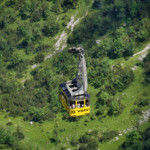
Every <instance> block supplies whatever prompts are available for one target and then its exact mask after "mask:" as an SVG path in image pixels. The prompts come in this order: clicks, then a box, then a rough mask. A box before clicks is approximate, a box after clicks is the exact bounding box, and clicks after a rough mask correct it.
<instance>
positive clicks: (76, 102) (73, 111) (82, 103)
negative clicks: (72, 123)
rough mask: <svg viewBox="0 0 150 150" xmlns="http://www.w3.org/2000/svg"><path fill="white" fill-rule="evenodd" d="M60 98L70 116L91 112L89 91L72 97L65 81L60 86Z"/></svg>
mask: <svg viewBox="0 0 150 150" xmlns="http://www.w3.org/2000/svg"><path fill="white" fill-rule="evenodd" d="M59 100H60V102H61V104H62V106H63V107H64V108H65V110H66V111H67V112H68V113H69V115H70V117H76V116H82V115H87V114H89V113H90V96H89V94H88V93H85V94H84V95H78V96H74V97H71V94H70V92H69V91H68V89H67V88H66V86H65V83H62V84H60V86H59Z"/></svg>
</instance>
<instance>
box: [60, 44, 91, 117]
mask: <svg viewBox="0 0 150 150" xmlns="http://www.w3.org/2000/svg"><path fill="white" fill-rule="evenodd" d="M69 52H73V53H78V54H79V66H78V74H77V77H76V78H75V79H73V80H71V81H67V82H65V83H61V84H60V85H59V100H60V102H61V104H62V106H63V107H64V109H65V110H66V111H67V112H68V113H69V115H70V117H76V116H82V115H87V114H89V113H90V95H89V94H88V93H87V92H86V90H87V86H88V84H87V71H86V62H85V57H84V50H83V48H81V47H79V48H75V47H73V48H71V49H69Z"/></svg>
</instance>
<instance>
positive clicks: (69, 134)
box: [0, 4, 150, 150]
mask: <svg viewBox="0 0 150 150" xmlns="http://www.w3.org/2000/svg"><path fill="white" fill-rule="evenodd" d="M81 5H82V6H83V9H79V10H78V9H77V10H70V11H69V12H68V15H69V16H70V17H71V16H72V15H73V14H76V11H78V14H77V17H80V16H83V14H85V12H86V11H87V7H84V4H81ZM62 15H64V14H62ZM60 17H63V16H60ZM60 34H61V32H60V33H58V35H57V36H59V35H60ZM43 40H45V42H46V43H47V41H48V40H50V41H49V42H51V44H52V45H53V44H54V43H55V41H54V40H53V39H43ZM139 50H142V46H141V47H140V48H139ZM137 51H138V50H137ZM21 53H22V52H21ZM25 57H26V58H28V59H31V58H32V57H33V56H29V55H27V56H25ZM137 58H138V56H136V57H132V58H129V59H128V60H124V59H123V58H121V59H118V60H110V64H111V65H114V64H116V63H120V62H121V63H123V65H124V66H128V67H133V66H134V65H135V64H136V63H137V62H138V59H137ZM48 62H49V61H46V62H45V63H43V64H42V65H43V66H45V65H48ZM30 71H31V67H30V66H28V69H27V70H26V73H24V74H26V75H25V76H26V77H24V78H25V79H26V78H28V77H30V73H29V72H30ZM21 80H22V79H21ZM21 80H20V81H21ZM142 81H143V69H141V68H140V67H137V70H135V80H134V82H132V83H131V85H130V86H129V87H128V88H127V89H126V90H125V91H123V92H122V93H117V94H116V96H115V97H116V98H117V97H120V96H121V97H122V98H121V99H122V102H123V103H124V104H125V106H126V107H125V109H124V111H123V113H122V114H121V115H120V116H118V117H114V116H113V117H108V116H107V117H106V118H104V119H102V120H98V119H96V120H90V116H91V115H90V116H83V117H81V118H80V120H79V121H78V122H67V121H64V120H62V119H61V118H62V114H61V113H59V114H58V115H57V118H56V119H55V120H54V121H45V122H43V123H42V124H39V123H34V124H33V125H30V124H29V122H28V121H26V122H25V121H23V120H22V117H16V118H13V117H9V116H7V113H6V112H0V126H3V127H6V123H7V122H8V121H9V119H11V121H12V122H13V125H12V126H9V127H8V126H7V127H8V128H11V129H12V130H15V129H16V127H17V126H18V125H19V126H20V127H21V129H22V131H23V133H24V134H25V139H24V140H23V141H22V143H25V144H26V145H31V146H34V147H35V149H36V148H37V147H38V148H39V149H40V150H46V149H52V148H54V149H60V148H61V147H62V146H63V145H66V148H72V149H75V147H71V146H70V144H69V143H68V141H69V142H70V141H71V139H72V138H75V139H78V138H79V137H80V136H81V135H83V134H84V133H85V132H87V131H89V130H98V131H99V132H100V133H102V132H104V131H108V130H110V131H111V130H115V131H122V130H124V129H127V128H129V127H133V126H136V124H137V120H138V116H133V115H131V114H130V110H131V109H132V108H133V107H134V105H133V103H134V101H135V98H136V97H139V96H141V95H142V94H143V92H145V91H147V93H148V92H149V90H150V86H143V85H142ZM88 91H89V93H90V95H91V114H94V112H95V101H96V94H97V92H98V89H94V88H93V87H92V86H90V85H89V88H88ZM123 93H125V95H123ZM149 96H150V95H149ZM86 119H88V120H89V122H86V123H85V120H86ZM56 122H57V123H58V125H59V127H58V128H59V129H65V131H63V132H59V134H58V137H59V139H60V140H61V142H60V143H59V145H57V146H56V145H55V144H53V143H51V142H50V140H49V138H52V137H53V127H54V125H55V124H56ZM149 125H150V124H149V123H146V124H144V125H142V129H144V128H146V127H147V126H149ZM67 139H68V140H67ZM124 139H125V134H123V136H121V137H120V138H119V140H118V141H113V140H111V141H109V142H106V143H102V144H99V148H100V149H101V150H106V149H109V150H113V149H114V150H116V149H117V147H118V146H119V145H120V144H121V143H122V142H123V141H124Z"/></svg>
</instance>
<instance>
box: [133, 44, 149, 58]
mask: <svg viewBox="0 0 150 150" xmlns="http://www.w3.org/2000/svg"><path fill="white" fill-rule="evenodd" d="M149 49H150V44H148V45H147V46H146V47H145V48H144V49H143V50H142V51H140V52H138V53H136V54H134V55H133V57H134V56H136V55H139V54H142V53H144V52H146V51H148V50H149Z"/></svg>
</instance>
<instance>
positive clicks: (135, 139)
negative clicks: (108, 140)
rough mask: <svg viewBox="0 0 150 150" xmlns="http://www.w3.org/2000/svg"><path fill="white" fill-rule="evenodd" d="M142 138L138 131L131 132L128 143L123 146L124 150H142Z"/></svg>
mask: <svg viewBox="0 0 150 150" xmlns="http://www.w3.org/2000/svg"><path fill="white" fill-rule="evenodd" d="M141 139H142V136H141V135H140V134H139V133H138V132H137V131H131V132H130V133H129V134H128V135H127V136H126V141H125V142H124V143H123V144H122V149H129V148H130V149H131V150H135V149H136V150H141V149H142V142H141Z"/></svg>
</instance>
